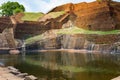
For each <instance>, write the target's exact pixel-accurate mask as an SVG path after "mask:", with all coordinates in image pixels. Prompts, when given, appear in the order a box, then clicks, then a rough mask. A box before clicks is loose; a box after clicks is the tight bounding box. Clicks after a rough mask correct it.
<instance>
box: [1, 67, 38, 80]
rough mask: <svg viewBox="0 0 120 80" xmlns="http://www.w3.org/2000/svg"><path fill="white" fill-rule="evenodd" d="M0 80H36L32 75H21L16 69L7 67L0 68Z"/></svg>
mask: <svg viewBox="0 0 120 80" xmlns="http://www.w3.org/2000/svg"><path fill="white" fill-rule="evenodd" d="M0 80H38V79H37V77H35V76H33V75H28V73H21V72H20V71H19V70H18V69H16V68H14V67H12V66H8V67H0Z"/></svg>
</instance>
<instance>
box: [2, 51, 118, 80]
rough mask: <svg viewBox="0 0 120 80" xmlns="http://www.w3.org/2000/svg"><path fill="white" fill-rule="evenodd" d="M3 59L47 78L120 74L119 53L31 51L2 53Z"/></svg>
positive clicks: (86, 79)
mask: <svg viewBox="0 0 120 80" xmlns="http://www.w3.org/2000/svg"><path fill="white" fill-rule="evenodd" d="M0 62H2V63H4V64H5V65H12V66H15V67H16V68H18V69H20V71H21V72H27V73H29V74H32V75H35V76H37V77H39V78H44V79H45V80H110V79H112V78H114V77H117V76H119V75H120V54H114V55H113V54H102V53H101V54H100V53H95V54H92V53H84V54H83V53H69V52H62V51H47V52H37V53H36V52H33V53H30V52H29V53H26V54H24V55H14V56H13V55H12V56H11V55H8V54H6V55H1V56H0Z"/></svg>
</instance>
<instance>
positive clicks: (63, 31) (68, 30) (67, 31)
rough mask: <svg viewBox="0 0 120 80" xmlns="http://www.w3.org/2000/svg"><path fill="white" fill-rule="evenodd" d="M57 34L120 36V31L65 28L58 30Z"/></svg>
mask: <svg viewBox="0 0 120 80" xmlns="http://www.w3.org/2000/svg"><path fill="white" fill-rule="evenodd" d="M57 34H98V35H108V34H120V30H112V31H91V30H85V29H82V28H78V27H71V28H64V29H60V30H58V32H57Z"/></svg>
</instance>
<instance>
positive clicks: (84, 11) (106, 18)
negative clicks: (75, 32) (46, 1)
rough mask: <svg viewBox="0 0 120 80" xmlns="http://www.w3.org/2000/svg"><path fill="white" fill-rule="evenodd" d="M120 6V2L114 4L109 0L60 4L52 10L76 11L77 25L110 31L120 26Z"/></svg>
mask: <svg viewBox="0 0 120 80" xmlns="http://www.w3.org/2000/svg"><path fill="white" fill-rule="evenodd" d="M112 7H113V8H114V10H113V9H112ZM119 8H120V6H119V2H116V3H114V5H113V3H112V2H111V3H110V4H109V3H108V2H91V3H86V2H83V3H78V4H72V3H71V4H65V5H62V6H58V7H56V8H54V9H53V10H51V12H56V11H70V12H74V13H75V14H76V15H77V18H76V20H75V25H76V26H78V27H80V28H84V29H89V30H101V31H103V30H104V31H108V30H114V29H118V28H119V27H120V25H119V24H120V23H119V21H120V20H119V19H120V18H119V13H120V10H119ZM113 15H114V17H113Z"/></svg>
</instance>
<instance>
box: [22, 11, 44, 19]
mask: <svg viewBox="0 0 120 80" xmlns="http://www.w3.org/2000/svg"><path fill="white" fill-rule="evenodd" d="M43 15H44V14H43V13H40V12H39V13H33V12H25V16H24V17H22V20H24V21H37V20H38V19H39V18H41V17H42V16H43Z"/></svg>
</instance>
